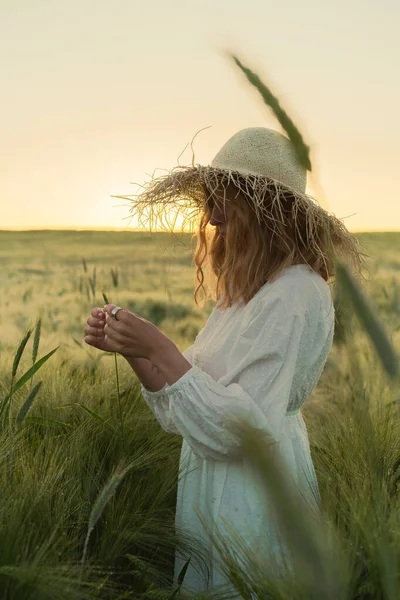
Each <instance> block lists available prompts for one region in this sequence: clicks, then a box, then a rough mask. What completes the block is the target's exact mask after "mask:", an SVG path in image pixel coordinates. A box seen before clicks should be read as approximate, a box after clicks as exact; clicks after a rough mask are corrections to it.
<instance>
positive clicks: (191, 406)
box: [142, 265, 334, 593]
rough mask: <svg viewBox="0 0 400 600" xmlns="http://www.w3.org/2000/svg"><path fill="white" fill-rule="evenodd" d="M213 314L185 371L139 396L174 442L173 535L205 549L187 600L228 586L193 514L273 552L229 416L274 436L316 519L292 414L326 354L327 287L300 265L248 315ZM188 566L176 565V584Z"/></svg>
mask: <svg viewBox="0 0 400 600" xmlns="http://www.w3.org/2000/svg"><path fill="white" fill-rule="evenodd" d="M218 306H219V302H218V303H217V305H216V306H215V308H214V309H213V311H212V313H211V314H210V316H209V318H208V320H207V322H206V324H205V326H204V328H203V329H202V330H201V331H200V332H199V334H198V335H197V337H196V339H195V341H194V344H193V345H192V346H190V347H189V348H188V349H187V350H185V352H184V353H183V355H184V356H185V358H186V359H187V360H188V361H189V362H190V363H191V364H192V368H191V369H190V370H189V371H187V372H186V373H185V374H184V375H183V376H182V377H181V378H180V379H179V380H178V381H176V382H175V383H174V384H172V385H171V386H169V385H168V384H166V385H165V386H164V388H163V389H162V390H159V391H158V392H150V391H148V390H147V389H146V388H145V387H144V386H142V394H143V397H144V399H145V401H146V402H147V404H148V405H149V407H150V408H151V410H152V411H153V413H154V415H155V416H156V418H157V420H158V421H159V423H160V425H161V427H162V428H163V429H164V430H165V431H167V432H170V433H175V434H178V435H181V436H182V437H183V443H182V449H181V457H180V470H179V480H178V495H177V507H176V526H177V527H179V528H184V529H185V530H186V531H189V532H190V533H192V534H193V536H194V537H195V538H196V539H198V540H200V541H202V543H203V544H205V545H206V546H208V548H209V557H210V558H209V561H210V562H209V568H210V577H209V579H208V580H206V577H205V574H204V571H201V570H200V569H199V568H198V567H196V565H195V564H192V563H193V560H191V562H190V564H189V568H188V570H187V572H186V576H185V580H184V586H183V590H184V591H188V592H193V593H199V592H202V591H206V590H209V589H210V588H212V587H213V586H216V585H221V584H227V582H228V580H227V579H226V578H225V577H224V574H223V573H222V572H221V570H220V569H219V568H218V565H217V560H216V557H217V552H216V550H215V549H214V548H213V545H212V543H211V541H210V538H209V537H208V534H206V532H205V528H204V526H203V524H202V522H201V520H200V519H199V516H198V514H199V511H200V514H201V515H202V518H203V519H205V522H206V523H207V525H208V526H209V527H210V528H211V530H212V531H215V527H217V528H218V530H219V531H220V532H222V533H224V532H225V531H226V532H229V528H228V529H225V526H226V523H230V524H231V525H233V526H234V527H235V528H236V530H237V531H238V532H239V534H241V535H243V536H244V539H245V540H246V542H247V543H248V544H249V545H250V547H251V548H252V550H254V551H257V550H258V551H260V552H261V551H262V548H263V547H265V545H266V546H267V547H268V548H269V550H272V552H274V551H275V550H276V553H277V554H278V553H279V551H280V550H279V548H280V546H279V535H278V534H277V531H276V529H274V519H273V517H272V515H271V512H269V510H268V507H267V506H266V499H265V494H264V493H263V491H262V490H261V489H260V484H259V483H258V482H257V481H256V479H255V477H254V475H253V474H252V471H251V469H250V468H249V466H248V465H247V464H246V460H245V459H244V457H240V454H239V457H238V447H239V441H238V439H237V438H236V437H235V435H234V434H233V433H232V431H231V430H230V427H229V426H230V423H232V422H233V416H234V415H237V416H240V415H243V416H244V417H247V420H248V422H251V423H253V424H254V426H256V427H258V428H260V429H262V430H265V431H267V432H269V434H271V435H272V436H273V438H274V439H275V440H276V441H277V448H278V449H279V455H280V456H281V457H282V459H283V460H284V461H285V463H286V465H287V468H288V472H289V473H290V474H291V476H292V477H293V479H294V481H295V482H296V485H297V486H298V487H299V489H300V490H301V491H302V494H303V497H306V498H307V500H308V501H309V503H310V504H311V505H312V506H313V507H314V508H315V510H316V511H317V512H318V510H319V502H320V495H319V490H318V483H317V479H316V474H315V470H314V466H313V463H312V459H311V455H310V446H309V440H308V434H307V429H306V425H305V422H304V420H303V416H302V414H301V412H300V407H301V406H302V404H303V403H304V401H305V400H306V399H307V397H308V396H309V395H310V393H311V391H312V390H313V388H314V387H315V385H316V383H317V381H318V379H319V377H320V375H321V372H322V370H323V367H324V365H325V362H326V359H327V356H328V352H329V350H330V348H331V345H332V340H333V331H334V309H333V304H332V298H331V291H330V288H329V286H328V285H327V284H326V282H325V281H324V280H323V279H322V277H320V276H319V275H318V274H317V273H315V272H314V271H312V270H311V269H310V268H309V267H308V266H307V265H296V266H292V267H289V268H287V269H285V271H283V273H282V274H281V276H280V277H279V278H278V279H276V280H275V281H274V282H272V283H266V284H264V285H263V286H262V287H261V288H260V290H259V291H258V292H257V293H256V295H255V296H254V297H253V298H252V299H251V300H250V302H248V303H247V305H245V304H244V303H239V304H236V305H234V306H232V307H230V308H228V309H225V310H220V309H219V308H218ZM213 528H214V529H213ZM263 545H264V546H263ZM187 559H188V556H178V555H177V556H176V557H175V581H176V579H177V576H178V574H179V572H180V570H181V569H182V567H183V565H184V564H185V562H186V560H187Z"/></svg>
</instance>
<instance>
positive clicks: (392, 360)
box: [336, 262, 399, 378]
mask: <svg viewBox="0 0 400 600" xmlns="http://www.w3.org/2000/svg"><path fill="white" fill-rule="evenodd" d="M336 273H337V280H338V282H339V284H340V286H341V289H342V290H343V292H344V293H345V294H346V297H347V298H348V300H349V301H350V302H351V303H352V306H353V308H354V312H355V313H356V315H357V317H358V318H359V320H360V322H361V324H362V325H363V326H364V329H365V331H366V332H367V334H368V336H369V338H370V339H371V341H372V343H373V345H374V346H375V349H376V351H377V354H378V356H379V358H380V360H381V362H382V364H383V366H384V368H385V370H386V372H387V373H388V374H389V375H390V376H391V377H393V378H394V377H397V375H398V374H399V359H398V356H397V354H396V351H395V349H394V347H393V345H392V343H391V341H390V340H389V338H388V336H387V335H386V333H385V331H384V329H383V326H382V324H381V323H380V322H379V320H378V318H377V317H376V315H375V314H374V311H373V309H372V307H371V306H370V305H369V302H368V300H367V298H366V296H365V295H364V293H363V291H362V290H361V289H360V288H359V286H358V284H357V283H356V282H355V281H354V279H353V278H352V276H351V274H350V271H349V269H348V267H347V266H346V265H344V264H343V263H340V262H337V264H336Z"/></svg>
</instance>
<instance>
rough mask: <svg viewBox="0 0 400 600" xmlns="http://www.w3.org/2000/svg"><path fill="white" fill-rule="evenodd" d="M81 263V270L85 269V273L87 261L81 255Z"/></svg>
mask: <svg viewBox="0 0 400 600" xmlns="http://www.w3.org/2000/svg"><path fill="white" fill-rule="evenodd" d="M82 264H83V270H84V271H85V273H87V263H86V259H85V258H83V257H82Z"/></svg>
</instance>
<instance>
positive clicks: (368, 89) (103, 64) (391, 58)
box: [0, 0, 400, 231]
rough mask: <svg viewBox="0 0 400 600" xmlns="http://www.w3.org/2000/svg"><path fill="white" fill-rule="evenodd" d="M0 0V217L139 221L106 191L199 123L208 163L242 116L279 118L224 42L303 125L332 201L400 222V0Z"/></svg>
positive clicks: (350, 216)
mask: <svg viewBox="0 0 400 600" xmlns="http://www.w3.org/2000/svg"><path fill="white" fill-rule="evenodd" d="M0 7H1V18H0V63H1V74H2V75H1V79H2V92H1V95H0V106H1V113H2V118H1V123H2V125H1V135H0V158H1V166H0V189H1V195H0V208H1V222H0V229H8V228H21V229H25V228H51V227H57V228H59V227H74V226H76V227H85V228H86V227H93V228H96V227H109V228H116V227H117V228H118V227H123V228H126V227H128V226H129V225H130V226H133V225H134V223H132V222H129V217H130V213H129V205H128V203H126V202H124V201H122V200H118V199H115V198H111V195H113V194H130V193H132V192H133V191H134V186H132V185H131V182H138V183H142V182H144V181H145V180H146V179H148V178H149V176H150V174H151V173H152V172H153V171H154V169H156V168H159V169H170V168H172V167H174V166H175V165H176V164H177V158H178V156H179V154H180V153H181V152H182V150H183V149H184V147H185V146H186V144H187V143H188V142H190V140H191V139H192V138H193V136H194V135H195V133H196V132H197V131H199V130H200V129H202V128H205V127H208V126H211V127H210V129H206V130H205V131H202V132H201V133H199V135H198V136H197V137H196V140H195V145H194V150H195V162H196V163H201V164H208V163H209V162H211V160H212V158H213V156H214V155H215V154H216V153H217V151H218V150H219V148H220V147H221V146H222V145H223V143H224V142H225V141H226V140H227V139H228V138H229V137H230V136H231V135H233V134H234V133H235V132H236V131H237V130H239V129H242V128H244V127H254V126H266V127H273V128H279V125H278V123H277V122H276V121H275V118H274V117H273V116H272V114H271V112H270V111H269V109H267V107H265V106H264V105H263V104H262V101H261V99H260V98H259V96H258V95H257V92H256V91H255V90H253V89H252V88H251V87H250V86H249V85H248V84H247V83H246V82H245V80H244V77H243V75H242V74H241V73H239V71H238V70H237V67H235V65H234V64H233V62H232V61H231V60H229V58H227V56H226V53H227V51H231V52H234V53H236V54H237V55H238V56H239V58H241V60H242V61H243V62H244V63H245V64H246V65H247V66H249V67H250V68H252V69H253V70H255V71H256V72H257V73H258V74H259V75H260V76H261V78H262V79H263V80H264V81H265V83H267V84H268V85H270V86H271V88H272V90H273V91H274V92H275V93H276V94H277V95H278V97H279V98H280V99H281V103H282V105H283V106H284V107H285V108H286V110H287V111H288V112H289V114H290V115H291V116H292V118H293V120H294V121H295V122H296V124H298V126H299V128H300V130H301V131H302V133H303V135H304V137H305V139H306V141H307V142H308V143H309V144H310V145H311V148H312V154H311V158H312V162H313V165H314V170H315V173H316V175H317V177H318V181H319V184H320V185H321V186H322V189H323V191H324V197H325V198H324V200H323V203H324V205H326V206H327V207H328V208H329V210H331V211H332V212H334V213H335V214H336V215H337V216H338V217H340V218H344V217H346V220H345V223H346V225H347V227H348V228H349V229H351V230H353V231H358V230H374V229H377V230H393V229H400V198H399V187H400V179H399V175H400V150H399V140H400V109H399V107H400V69H399V64H400V42H399V34H398V29H399V24H400V3H399V2H398V0H380V2H377V1H376V0H336V1H335V2H334V3H327V2H321V1H320V0H304V1H303V2H298V0H286V1H283V2H268V1H266V0H246V2H243V1H241V2H239V1H238V0H213V1H212V0H201V2H199V1H198V0H196V1H193V0H185V2H183V1H182V0H147V1H146V2H144V1H143V0H142V1H141V2H137V1H136V0H115V1H114V2H110V1H105V0H96V1H94V0H79V1H77V0H68V2H67V1H64V2H51V1H50V0H46V1H44V0H35V2H32V0H15V2H7V3H6V2H5V1H3V2H0ZM191 159H192V156H191V152H190V150H188V151H186V152H185V154H184V155H183V156H182V157H181V159H180V162H181V164H185V163H186V164H188V163H190V162H191ZM159 173H160V174H161V173H162V171H159ZM316 189H317V188H316ZM310 191H312V192H314V188H313V189H312V190H310Z"/></svg>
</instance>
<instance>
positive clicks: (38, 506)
mask: <svg viewBox="0 0 400 600" xmlns="http://www.w3.org/2000/svg"><path fill="white" fill-rule="evenodd" d="M359 239H360V241H361V243H362V244H363V246H364V248H365V251H366V252H367V254H368V255H369V256H370V258H369V261H368V271H369V272H368V274H366V275H367V281H366V283H365V291H366V292H367V294H368V296H369V298H370V299H371V303H372V305H373V306H374V307H375V310H376V312H377V314H378V316H379V318H380V320H381V322H382V324H383V325H384V327H385V329H386V331H387V333H388V335H389V337H391V339H392V342H393V344H394V346H395V347H396V348H397V349H398V350H400V233H369V234H359ZM194 246H195V242H194V240H192V239H191V237H190V235H188V234H179V235H178V236H177V237H172V236H170V235H168V234H162V233H153V234H150V233H139V232H132V233H131V232H100V231H99V232H96V231H95V232H89V231H81V232H74V231H32V232H7V231H0V264H1V266H2V268H1V271H0V278H1V290H2V294H1V298H0V304H1V310H0V326H1V329H0V330H1V336H0V365H1V371H0V372H1V378H0V395H1V396H2V397H3V398H4V397H5V396H6V395H7V394H8V392H9V390H10V386H11V383H12V368H13V361H14V356H15V353H16V350H17V348H18V346H19V343H20V341H21V339H22V338H23V336H24V334H25V333H26V330H27V328H28V327H31V328H34V327H35V323H36V320H37V318H38V317H41V337H40V343H39V349H38V355H37V360H39V359H40V358H41V357H43V356H45V355H46V354H47V353H49V352H50V351H51V350H53V349H54V348H57V347H58V350H57V351H56V352H55V354H54V355H53V356H51V357H50V358H49V360H48V361H47V362H46V363H45V364H44V365H43V367H42V368H41V369H40V370H39V371H38V372H37V373H36V374H35V375H34V377H33V382H32V381H28V382H27V383H26V384H25V385H24V386H23V387H21V388H20V389H19V390H18V391H17V392H16V393H15V394H14V395H13V398H12V406H11V410H10V413H9V415H8V417H7V419H6V420H4V419H3V421H2V424H1V427H2V433H1V436H0V464H1V468H0V490H1V492H0V597H1V598H2V599H18V600H20V599H30V598H32V599H36V598H37V599H42V598H43V599H47V598H48V599H50V598H51V599H64V598H65V599H70V598H77V599H78V598H79V599H80V598H95V597H96V598H138V597H143V598H156V597H157V598H170V597H171V595H172V589H171V576H172V568H173V552H174V548H175V547H176V545H178V546H182V547H184V546H187V547H189V548H191V549H192V552H193V557H194V558H195V556H197V554H198V552H199V551H200V550H199V549H198V548H197V547H196V544H195V540H190V538H188V537H187V536H185V535H184V532H178V533H175V532H174V526H173V522H174V510H175V506H174V502H175V493H176V484H177V477H178V459H179V450H180V438H179V437H178V436H171V435H168V434H166V433H164V432H163V431H162V430H161V428H160V427H159V425H158V423H157V422H156V421H155V420H154V418H153V416H152V414H151V412H150V410H149V409H148V407H147V406H146V404H145V403H144V401H143V399H142V398H141V395H140V393H139V386H138V382H137V380H136V379H135V376H134V373H133V372H132V370H131V369H130V367H129V366H128V364H127V363H126V361H125V360H124V359H123V358H122V357H119V358H118V372H119V397H118V391H117V385H116V372H115V362H114V356H113V355H110V354H104V353H101V352H99V351H98V350H96V349H94V348H91V347H89V346H87V345H86V344H85V343H84V341H83V337H84V332H83V329H84V327H85V325H86V319H87V318H88V316H89V314H90V310H91V308H92V307H94V306H103V305H104V300H103V297H102V291H101V290H102V289H103V290H104V291H105V293H106V294H107V296H108V298H109V300H110V301H111V302H113V303H116V304H118V305H121V306H123V307H126V308H128V309H130V310H133V311H134V312H136V313H138V314H140V315H141V316H143V317H145V318H147V319H149V320H151V321H152V322H153V323H155V324H156V325H157V326H158V327H160V329H161V330H162V331H163V332H164V333H165V334H166V335H168V336H169V337H171V339H172V340H173V341H174V342H175V343H176V344H177V346H178V347H179V348H180V349H181V350H183V349H185V348H186V347H187V346H189V345H190V344H191V343H192V342H193V339H194V337H195V336H196V334H197V333H198V331H199V330H200V328H201V327H202V326H203V324H204V323H205V321H206V319H207V317H208V314H209V312H210V310H211V308H212V303H211V302H209V303H208V304H207V306H206V308H205V309H204V310H200V309H199V308H197V307H196V305H195V303H194V300H193V291H194V284H195V268H194V266H193V264H192V256H193V251H194ZM83 259H84V260H83ZM348 319H349V320H348V321H346V323H347V325H346V332H347V333H348V332H351V335H348V336H347V337H345V340H344V342H343V343H335V346H334V348H333V349H332V352H331V354H330V358H329V360H328V363H327V366H326V369H325V371H324V373H323V376H322V378H321V380H320V384H319V385H318V387H317V389H316V390H315V391H314V393H313V395H312V397H311V398H310V399H309V400H308V401H307V403H306V405H305V406H304V409H303V414H304V417H305V420H306V423H307V428H308V431H309V436H310V442H311V446H312V453H313V458H314V462H315V466H316V470H317V475H318V479H319V482H320V488H321V494H322V499H323V507H324V513H325V515H326V518H327V521H328V522H329V523H330V525H331V527H332V528H334V531H335V532H336V537H337V540H338V541H337V543H338V544H339V548H340V551H338V550H337V549H336V554H335V555H334V558H332V556H330V555H329V556H328V555H325V554H324V552H325V550H324V551H322V550H321V552H319V553H318V554H316V553H315V551H314V550H315V549H313V547H311V542H310V540H305V539H303V540H302V549H303V553H305V555H306V556H307V557H308V562H307V564H308V565H311V566H310V572H308V571H307V569H304V573H305V575H304V578H303V580H302V581H300V580H298V581H297V582H295V583H293V586H292V588H291V587H290V586H288V585H286V584H284V583H279V582H274V581H273V577H267V570H266V569H265V570H264V572H263V574H262V575H260V569H258V568H257V565H256V564H254V569H253V570H251V571H250V572H248V573H247V574H238V573H236V577H237V578H239V579H240V578H241V579H240V589H241V593H242V596H243V597H244V598H246V597H249V598H250V597H251V596H250V590H252V591H253V592H254V593H256V594H257V596H256V597H260V598H261V597H262V598H281V599H286V598H287V599H288V600H289V598H290V597H291V594H293V596H292V597H294V598H296V599H297V598H304V599H306V598H307V599H308V598H318V599H321V600H322V599H324V600H325V598H332V600H333V599H334V598H335V599H339V598H349V599H350V598H351V599H354V600H355V599H357V600H361V599H363V600H364V599H365V600H367V599H368V600H369V599H375V598H377V599H378V598H379V599H380V598H382V599H384V598H385V599H386V598H388V599H393V600H395V599H396V600H397V599H398V598H399V597H400V570H399V569H400V567H399V565H400V510H399V505H398V493H399V491H398V485H399V481H400V479H399V478H400V421H399V414H398V403H399V401H400V388H399V382H398V381H390V380H389V379H388V377H387V376H386V374H385V373H384V371H383V369H382V367H381V364H380V361H379V359H378V358H377V355H376V353H375V351H374V349H373V348H372V346H371V343H370V341H369V339H368V338H367V337H366V335H365V333H364V332H363V331H362V330H361V329H360V327H359V326H358V324H357V321H356V320H355V319H354V318H353V319H351V318H350V317H348ZM338 341H339V342H340V340H338ZM32 343H33V334H32V336H31V338H30V340H29V341H28V344H27V346H26V348H25V351H24V353H23V355H22V359H21V362H20V364H19V366H18V371H17V374H16V376H15V378H14V383H15V381H16V380H18V378H19V377H21V375H22V374H23V373H24V372H25V371H27V370H28V369H29V368H30V367H31V365H32ZM39 382H42V383H41V386H40V389H39V390H38V393H37V396H36V397H35V398H34V400H33V402H32V406H31V408H30V410H29V412H28V413H27V414H26V415H25V416H24V418H23V419H22V417H21V413H20V409H21V406H22V405H23V404H24V402H25V400H26V398H27V396H28V394H29V392H30V390H31V389H32V388H34V386H36V385H37V384H38V383H39ZM121 413H122V414H121ZM18 415H20V418H19V419H18V418H17V417H18ZM124 467H129V470H128V471H127V472H126V474H124V476H123V477H122V472H123V469H124ZM116 470H117V474H116V475H115V477H116V479H115V480H111V483H110V478H111V477H112V475H113V473H115V471H116ZM118 473H119V475H118ZM118 478H119V479H118ZM119 480H120V481H119ZM113 481H116V482H118V481H119V485H118V487H117V488H116V489H115V490H114V493H113V494H111V491H110V490H111V488H107V485H111V484H112V482H113ZM107 489H108V492H109V493H108V495H107ZM102 490H103V493H105V498H103V503H102V504H100V506H99V504H98V503H96V499H98V497H99V494H100V493H101V492H102ZM104 490H105V492H104ZM91 524H93V529H92V530H91V531H90V536H87V533H88V528H89V526H90V525H91ZM299 535H300V534H299ZM85 539H86V540H87V552H86V554H85V560H84V563H83V564H82V556H83V554H84V546H85ZM307 553H309V554H307ZM338 554H339V555H340V560H341V561H343V564H342V563H340V566H338V569H339V571H338V572H340V576H339V575H337V574H335V576H334V578H333V574H334V573H335V571H334V569H333V567H332V569H331V572H329V573H328V572H326V573H325V572H323V569H322V567H323V565H326V564H329V565H331V566H332V565H334V564H335V565H336V563H335V560H338V559H337V555H338ZM258 559H259V560H261V559H262V557H261V558H260V557H258ZM254 560H255V559H254ZM324 561H325V562H324ZM313 569H315V570H314V571H313ZM321 569H322V570H321ZM317 570H318V577H317V573H316V571H317ZM263 577H264V579H263ZM332 578H333V579H332ZM317 580H318V582H319V583H318V586H320V585H324V586H325V587H324V588H323V589H324V590H325V591H324V593H323V594H322V592H321V588H319V587H318V586H317ZM236 581H238V579H237V580H236ZM321 582H322V584H321ZM238 585H239V583H238ZM329 586H330V588H329V590H328V589H327V588H328V587H329ZM260 590H263V592H262V593H261V591H260ZM246 594H247V595H246ZM321 594H322V595H321ZM212 597H217V595H216V594H212Z"/></svg>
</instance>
